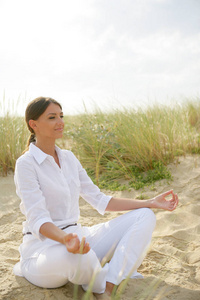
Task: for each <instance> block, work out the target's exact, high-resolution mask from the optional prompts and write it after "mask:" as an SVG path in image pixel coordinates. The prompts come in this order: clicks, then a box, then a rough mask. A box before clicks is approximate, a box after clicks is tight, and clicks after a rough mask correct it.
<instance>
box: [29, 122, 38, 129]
mask: <svg viewBox="0 0 200 300" xmlns="http://www.w3.org/2000/svg"><path fill="white" fill-rule="evenodd" d="M28 124H29V126H30V127H31V128H32V129H33V130H34V131H35V129H36V127H37V125H36V122H35V121H34V120H29V122H28Z"/></svg>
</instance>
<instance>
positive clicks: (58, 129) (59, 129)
mask: <svg viewBox="0 0 200 300" xmlns="http://www.w3.org/2000/svg"><path fill="white" fill-rule="evenodd" d="M55 130H56V131H63V127H61V128H57V129H55Z"/></svg>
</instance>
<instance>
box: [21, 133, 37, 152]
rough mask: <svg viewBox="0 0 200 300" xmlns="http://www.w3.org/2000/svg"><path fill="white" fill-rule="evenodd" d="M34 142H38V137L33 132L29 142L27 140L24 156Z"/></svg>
mask: <svg viewBox="0 0 200 300" xmlns="http://www.w3.org/2000/svg"><path fill="white" fill-rule="evenodd" d="M33 142H36V136H35V133H34V132H31V134H30V136H29V138H28V140H27V143H26V148H25V150H24V151H23V154H24V153H25V152H26V151H28V149H29V146H30V144H31V143H33Z"/></svg>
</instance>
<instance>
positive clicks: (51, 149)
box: [35, 139, 55, 156]
mask: <svg viewBox="0 0 200 300" xmlns="http://www.w3.org/2000/svg"><path fill="white" fill-rule="evenodd" d="M35 146H37V147H38V148H40V150H42V151H43V152H44V153H46V154H48V155H51V156H54V155H55V140H54V141H48V142H47V141H45V142H44V141H40V140H38V139H37V140H36V143H35Z"/></svg>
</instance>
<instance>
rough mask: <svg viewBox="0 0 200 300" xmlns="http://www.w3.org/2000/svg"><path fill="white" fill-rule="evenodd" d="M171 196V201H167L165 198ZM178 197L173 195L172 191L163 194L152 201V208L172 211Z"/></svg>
mask: <svg viewBox="0 0 200 300" xmlns="http://www.w3.org/2000/svg"><path fill="white" fill-rule="evenodd" d="M169 195H171V199H169V200H167V199H166V197H167V196H169ZM178 201H179V200H178V196H177V194H174V192H173V190H170V191H168V192H165V193H163V194H161V195H158V196H156V197H155V198H153V199H152V203H153V206H152V208H160V209H164V210H169V211H173V210H174V209H175V208H176V207H177V205H178Z"/></svg>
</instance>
